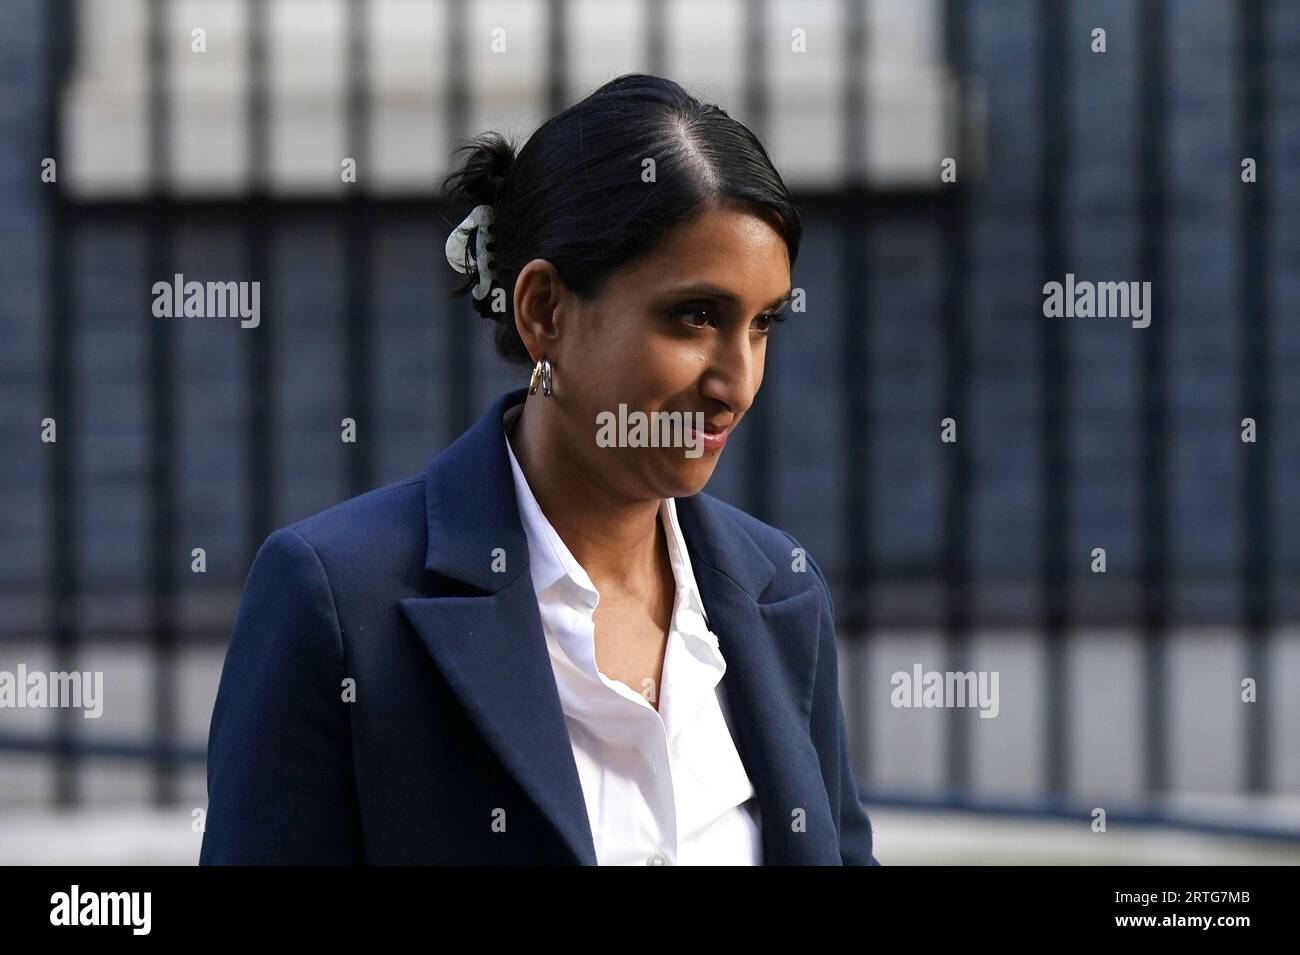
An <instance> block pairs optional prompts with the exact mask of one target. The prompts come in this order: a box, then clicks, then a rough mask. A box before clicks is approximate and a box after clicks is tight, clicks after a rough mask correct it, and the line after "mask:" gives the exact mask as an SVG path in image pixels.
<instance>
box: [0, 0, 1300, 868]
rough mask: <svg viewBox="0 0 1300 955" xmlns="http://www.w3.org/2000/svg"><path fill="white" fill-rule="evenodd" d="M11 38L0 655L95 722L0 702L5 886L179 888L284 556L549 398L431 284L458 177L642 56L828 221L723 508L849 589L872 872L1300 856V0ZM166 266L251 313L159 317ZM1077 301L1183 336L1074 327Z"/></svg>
mask: <svg viewBox="0 0 1300 955" xmlns="http://www.w3.org/2000/svg"><path fill="white" fill-rule="evenodd" d="M1098 29H1101V30H1103V31H1104V35H1099V34H1097V33H1096V32H1095V31H1097V30H1098ZM1099 39H1100V41H1101V44H1100V45H1104V51H1103V49H1099V48H1098V47H1099ZM0 51H2V53H3V55H2V56H0V62H2V63H3V64H4V65H3V67H2V68H0V94H2V95H0V104H2V105H0V157H2V160H3V161H0V177H2V182H3V186H2V188H0V287H2V288H3V295H0V335H2V336H3V344H2V345H0V374H2V376H3V377H2V379H0V435H2V436H3V448H4V453H3V454H2V455H0V670H3V671H9V672H15V671H16V670H17V668H18V666H19V665H20V664H22V665H25V666H26V667H27V669H28V670H29V671H34V670H43V671H46V672H48V671H54V670H67V671H71V670H80V671H102V672H103V673H104V697H105V699H104V715H103V716H102V718H100V719H94V720H87V719H83V717H82V715H81V713H80V712H79V711H76V710H72V709H66V708H65V709H32V708H3V709H0V863H46V862H50V863H54V862H58V863H89V864H98V863H144V862H154V863H176V864H193V863H194V862H196V861H197V859H198V851H199V843H200V839H201V833H200V832H199V831H198V830H199V827H200V820H201V815H202V810H203V809H204V807H205V806H206V777H205V764H204V749H205V744H206V737H207V730H208V723H209V720H210V717H211V712H212V704H213V700H214V698H215V694H216V688H217V681H218V679H219V676H220V669H221V664H222V661H223V658H224V654H225V647H226V642H227V640H228V639H229V636H230V630H231V626H232V623H233V618H234V612H235V608H236V605H237V602H238V599H239V595H240V591H241V589H242V586H243V582H244V579H245V576H246V574H247V571H248V567H249V564H250V562H251V559H252V556H253V555H254V553H255V552H256V550H257V548H258V546H259V544H260V543H261V541H262V540H263V539H264V538H265V537H266V536H267V535H268V534H269V533H270V532H271V531H272V530H273V529H275V528H276V527H279V526H281V525H283V524H286V523H289V522H292V521H295V520H298V519H300V518H302V517H305V516H307V515H308V514H311V513H313V512H315V511H317V510H320V509H322V508H325V507H328V506H330V505H332V504H334V503H337V502H338V501H340V500H342V499H344V498H346V497H350V496H352V495H354V494H358V493H361V492H362V491H364V490H367V489H369V488H372V487H376V486H379V485H381V484H384V483H388V482H390V481H395V480H398V479H400V478H403V477H406V476H408V475H410V474H414V473H416V472H418V471H420V470H421V469H423V467H424V466H425V465H426V464H427V463H428V461H429V460H430V459H431V458H432V457H433V456H434V455H435V454H437V453H438V452H439V451H440V450H441V449H442V448H444V447H445V446H446V445H447V444H449V443H450V442H451V441H452V440H453V439H454V438H455V437H456V436H457V435H459V434H460V433H461V432H462V431H464V430H465V429H466V428H467V427H469V426H470V425H471V424H472V423H473V422H474V421H476V420H477V419H478V417H479V416H480V415H481V414H482V413H483V411H484V410H485V409H486V407H487V405H488V403H489V402H490V401H491V400H492V399H493V398H495V397H496V396H497V395H498V394H500V392H501V391H503V390H506V389H508V388H513V387H518V386H520V385H522V384H525V383H526V381H525V378H524V377H523V376H524V375H525V374H526V373H521V372H519V371H517V370H511V369H509V368H508V367H507V366H505V365H503V364H502V363H500V362H499V361H498V360H497V359H495V358H494V357H493V355H492V352H491V347H490V336H489V330H488V328H487V326H486V323H483V322H482V321H481V320H479V319H478V318H476V317H475V316H474V315H473V313H472V310H471V309H470V307H469V305H468V302H467V300H466V299H456V300H450V301H449V300H448V297H447V292H448V290H449V289H450V288H451V287H452V286H453V285H454V284H456V283H455V280H457V279H458V278H459V276H457V275H456V274H455V273H453V272H452V271H451V270H450V269H449V268H448V267H447V265H446V262H445V259H444V255H443V243H444V241H445V239H446V236H447V233H448V231H450V229H451V227H452V226H453V225H454V224H455V222H456V221H457V219H458V217H455V218H453V213H452V211H451V210H448V209H447V208H446V207H445V205H444V204H443V202H442V201H441V196H440V195H439V193H438V191H437V184H438V183H439V181H440V179H441V176H442V175H443V174H445V173H446V172H447V171H448V163H449V161H450V156H451V151H452V149H453V148H454V147H455V145H457V144H458V143H459V142H461V141H463V140H464V139H466V138H468V137H470V136H473V135H475V134H477V133H480V132H483V131H486V130H488V129H495V130H499V131H501V132H504V133H506V134H507V135H510V136H513V137H515V138H516V139H517V141H518V144H519V145H520V146H522V144H523V142H524V141H525V140H526V138H527V135H528V133H529V132H530V131H531V130H532V129H534V128H536V126H537V125H539V124H540V123H541V122H542V121H544V120H545V118H546V117H548V116H550V115H552V114H553V113H554V112H556V111H558V110H560V109H562V108H563V107H565V106H567V105H569V104H571V103H573V102H576V101H577V100H579V99H581V98H582V97H584V96H585V95H587V94H588V93H590V92H591V91H593V90H594V89H595V88H597V87H598V86H600V85H601V84H602V83H604V82H605V81H606V80H608V79H611V78H613V77H614V76H617V75H619V74H621V73H625V72H650V73H656V74H659V75H664V76H668V77H670V78H672V79H674V80H676V81H678V82H679V83H681V84H683V85H684V86H686V87H687V89H688V90H690V91H691V92H692V93H694V94H695V95H696V96H698V97H699V98H701V99H703V100H705V101H709V102H716V103H718V104H719V105H721V106H723V107H724V108H725V109H726V110H728V112H730V113H731V114H732V115H733V116H735V117H737V118H738V119H740V120H741V121H743V122H745V123H746V124H747V125H749V126H750V127H751V128H752V129H753V130H754V131H755V132H756V133H757V134H758V136H759V137H760V139H761V140H762V141H763V142H764V144H765V145H766V147H767V148H768V150H769V152H770V153H771V155H772V157H773V160H774V162H775V164H776V166H777V168H778V169H779V170H780V171H781V173H782V175H783V176H784V178H785V179H786V182H787V184H788V185H789V186H790V188H791V189H792V191H793V192H794V193H795V195H796V198H797V199H798V201H799V202H800V205H801V207H802V209H803V210H804V213H805V215H806V233H805V240H804V245H803V249H802V250H801V253H800V256H799V259H798V262H797V263H796V266H795V271H794V284H795V285H796V286H798V287H800V288H802V289H804V290H805V293H806V297H807V298H806V301H807V311H806V312H804V313H802V314H794V315H791V320H790V321H789V322H787V323H786V324H784V325H782V326H781V327H779V328H778V329H777V330H776V331H775V332H774V338H773V340H772V343H771V345H770V346H769V351H768V364H767V374H766V377H765V379H764V386H763V389H762V392H761V394H760V396H759V398H758V401H757V403H756V404H755V406H754V408H753V409H752V410H751V412H750V414H749V415H748V417H747V424H746V427H744V428H742V429H741V430H740V431H739V432H737V434H736V435H735V437H734V438H733V440H732V441H731V442H729V445H728V446H729V448H730V450H729V451H727V452H726V454H724V455H723V457H722V459H721V462H720V464H719V466H718V470H717V473H716V476H715V478H714V479H713V481H712V482H711V483H710V485H709V487H708V488H707V491H708V492H709V493H712V494H714V495H716V496H718V497H721V498H723V499H725V500H728V501H731V502H733V503H735V504H737V505H738V506H740V507H742V508H745V509H746V510H749V511H750V512H751V513H754V514H755V515H757V516H759V517H761V518H763V519H765V520H767V521H769V522H771V523H774V524H776V525H777V526H779V527H782V528H783V529H785V530H787V531H789V532H790V533H791V534H793V535H794V536H795V537H796V538H797V539H798V540H799V541H800V542H801V543H802V544H803V545H804V546H805V547H806V548H807V549H808V551H809V552H810V553H811V554H812V555H813V556H814V557H815V558H816V560H817V561H818V563H819V565H820V566H821V567H822V568H823V569H824V570H825V571H826V574H827V576H828V578H829V580H830V584H831V587H832V590H833V593H834V600H835V610H836V623H837V634H838V637H839V640H840V674H841V689H842V693H843V700H844V706H845V711H846V716H847V719H848V722H849V729H850V735H851V739H852V746H853V757H854V760H855V763H856V768H857V773H858V778H859V780H860V786H861V789H862V792H863V797H864V802H865V804H866V807H867V809H868V811H869V813H870V816H871V818H872V821H873V823H874V825H875V829H876V854H877V857H878V858H879V859H880V860H881V861H882V862H884V863H886V864H904V863H911V862H933V863H953V864H963V863H983V864H995V863H1066V864H1076V863H1077V864H1093V863H1111V862H1119V863H1137V864H1142V863H1175V864H1179V863H1192V862H1197V863H1212V864H1213V863H1288V864H1295V863H1297V862H1300V693H1297V690H1300V627H1298V626H1297V625H1298V624H1300V588H1298V587H1297V586H1296V585H1297V582H1298V574H1300V487H1298V486H1297V484H1296V477H1297V475H1300V429H1297V427H1296V426H1295V418H1296V415H1297V414H1300V374H1297V372H1300V323H1297V321H1296V316H1297V309H1298V307H1300V267H1298V265H1300V108H1298V107H1300V4H1295V3H1291V2H1287V0H1237V2H1227V0H1176V2H1175V0H1164V2H1160V0H1147V2H1142V0H1087V2H1055V0H1045V2H1035V0H973V2H955V0H798V2H795V0H766V2H747V0H473V2H469V0H82V2H76V0H6V2H5V3H4V4H2V5H0ZM47 158H52V159H54V160H55V166H54V167H53V169H54V170H56V173H55V175H54V176H51V175H50V174H49V170H50V167H49V165H48V164H45V167H44V168H45V169H46V175H44V176H43V175H42V169H43V161H44V160H45V159H47ZM348 159H351V160H353V161H354V162H355V167H356V170H357V176H356V181H355V182H344V181H343V180H342V177H341V175H340V170H341V167H342V164H343V163H344V161H345V160H348ZM948 159H951V160H953V163H951V164H948V166H947V168H949V170H950V171H952V172H954V173H955V176H954V175H949V176H947V177H944V176H943V175H942V173H943V170H944V168H945V160H948ZM1246 159H1253V160H1254V164H1253V168H1254V170H1255V177H1254V178H1255V179H1256V181H1253V182H1246V181H1243V161H1244V160H1246ZM1248 165H1251V164H1248ZM1247 178H1249V176H1247ZM51 179H52V180H53V181H49V180H51ZM175 273H183V275H184V276H185V278H186V280H198V281H227V280H236V281H260V282H261V283H262V298H261V311H262V314H261V321H260V324H259V326H258V327H256V328H242V327H240V324H239V322H238V321H234V320H225V321H201V320H194V319H190V320H175V321H172V320H160V319H157V318H154V317H153V315H152V313H151V305H152V301H153V295H152V292H151V287H152V285H153V283H154V282H156V281H159V280H162V281H169V280H170V279H171V277H172V276H173V275H174V274H175ZM1066 273H1074V274H1075V275H1076V276H1077V278H1078V279H1079V280H1090V281H1121V282H1129V281H1136V282H1142V281H1149V282H1150V283H1151V285H1152V303H1153V307H1152V312H1151V324H1150V326H1149V327H1147V328H1134V327H1132V325H1131V323H1130V322H1129V321H1128V320H1127V319H1117V318H1110V319H1083V318H1047V317H1045V316H1044V314H1043V285H1044V283H1046V282H1049V281H1062V282H1063V281H1064V279H1065V275H1066ZM1288 315H1289V316H1291V317H1290V318H1289V319H1288V318H1287V317H1286V316H1288ZM345 417H350V418H353V419H355V421H356V425H357V436H358V439H357V441H356V442H355V443H352V444H348V443H343V442H341V441H340V440H339V434H340V421H341V420H342V419H343V418H345ZM947 417H951V418H953V419H954V420H955V422H956V427H957V437H958V439H957V441H956V442H955V443H951V442H950V443H945V442H943V441H941V440H940V437H941V430H940V429H941V421H942V419H944V418H947ZM1247 417H1249V418H1253V419H1254V421H1255V422H1256V431H1257V440H1256V441H1255V442H1253V443H1248V442H1244V441H1243V440H1242V419H1243V418H1247ZM45 418H53V419H54V420H55V421H56V422H57V441H54V442H48V441H42V440H41V430H42V424H41V422H42V419H45ZM303 462H310V466H308V467H304V466H303ZM199 547H201V548H203V549H204V553H205V555H206V567H205V569H204V571H203V572H201V573H200V572H195V571H194V570H193V569H192V560H193V557H192V554H193V551H194V548H199ZM1095 548H1104V550H1105V553H1106V570H1105V572H1104V573H1098V572H1094V569H1093V566H1094V553H1093V551H1094V549H1095ZM917 665H920V666H921V667H922V668H923V669H924V670H935V671H974V670H980V671H996V672H997V673H998V674H999V676H1000V680H999V693H1000V700H999V712H998V716H997V717H996V718H994V719H987V718H979V713H978V711H976V710H972V709H913V708H898V707H895V706H893V705H892V703H891V691H892V685H891V675H892V674H894V673H895V672H899V671H902V672H906V673H909V674H910V673H912V672H913V668H914V667H915V666H917ZM1244 680H1253V681H1254V684H1255V687H1256V691H1255V692H1256V699H1255V701H1254V702H1245V701H1243V681H1244ZM1097 809H1103V810H1104V811H1105V817H1106V828H1105V831H1104V832H1100V831H1094V828H1095V826H1094V822H1093V820H1094V817H1095V815H1096V813H1095V810H1097Z"/></svg>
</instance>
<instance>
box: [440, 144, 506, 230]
mask: <svg viewBox="0 0 1300 955" xmlns="http://www.w3.org/2000/svg"><path fill="white" fill-rule="evenodd" d="M459 153H465V154H466V156H465V161H464V163H463V164H462V165H461V167H460V168H459V169H457V170H456V171H455V172H453V173H451V175H449V176H448V177H447V179H446V181H445V182H444V191H445V193H446V195H447V199H448V201H449V202H450V203H451V207H452V209H454V210H463V211H468V210H470V209H472V208H474V206H477V205H480V204H482V203H487V204H488V205H491V206H495V205H496V202H497V198H498V196H499V195H500V193H501V187H502V186H503V185H504V184H505V182H506V180H507V179H508V178H509V176H510V171H511V170H512V169H513V168H514V165H515V158H516V157H515V147H514V145H513V144H512V143H511V142H510V141H509V140H507V139H506V138H505V137H504V136H502V135H501V134H500V133H497V132H487V133H483V134H481V135H479V136H475V137H474V138H473V139H471V140H470V141H469V142H467V143H465V144H464V145H461V146H458V147H457V148H456V150H455V152H454V153H453V155H455V154H459Z"/></svg>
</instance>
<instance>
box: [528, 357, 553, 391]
mask: <svg viewBox="0 0 1300 955" xmlns="http://www.w3.org/2000/svg"><path fill="white" fill-rule="evenodd" d="M551 372H552V368H551V361H550V359H549V358H539V359H538V361H537V364H536V365H534V366H533V377H532V379H531V380H530V381H529V382H528V393H529V394H530V395H535V394H537V382H538V380H539V379H540V380H541V382H542V394H544V395H545V396H546V397H548V398H549V397H551V392H552V388H551Z"/></svg>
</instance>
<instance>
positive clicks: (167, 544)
mask: <svg viewBox="0 0 1300 955" xmlns="http://www.w3.org/2000/svg"><path fill="white" fill-rule="evenodd" d="M170 27H171V17H170V6H169V4H167V3H165V2H164V0H150V3H149V37H148V43H149V48H148V58H149V70H148V107H149V108H148V114H149V140H148V148H149V212H148V226H149V267H150V272H151V281H150V282H149V283H148V284H149V285H150V286H152V284H153V282H155V281H165V280H166V279H167V278H168V277H170V275H171V273H172V263H173V260H174V246H175V241H176V235H175V223H174V220H173V216H172V208H171V199H172V196H171V190H172V188H173V178H172V173H173V170H172V154H171V150H172V115H171V109H172V99H171V63H170V61H169V53H170V50H169V43H170V40H171V34H170ZM148 328H149V334H147V335H146V341H147V343H148V345H147V348H148V359H147V360H148V369H149V435H150V441H149V457H148V467H149V505H150V520H149V528H150V533H149V549H148V553H149V579H150V588H149V590H150V600H149V614H150V637H151V639H150V645H151V649H152V668H151V673H152V678H153V721H154V736H155V739H158V740H164V739H172V738H174V737H175V735H176V732H175V730H176V724H177V712H176V710H177V706H176V652H177V648H176V619H175V611H176V585H177V573H176V561H177V560H178V559H179V556H178V555H177V554H176V553H175V552H174V551H175V545H176V541H177V536H176V489H175V448H176V441H175V434H176V422H175V420H174V412H173V408H175V406H176V400H175V393H176V383H175V369H174V365H175V342H176V338H177V335H176V330H175V329H174V327H173V326H172V323H171V322H170V321H162V322H151V323H150V324H149V326H148ZM153 763H154V780H153V800H154V803H155V804H156V805H159V806H166V805H170V804H172V803H173V802H174V801H175V799H176V769H177V767H176V762H175V760H174V759H173V758H172V757H171V755H170V754H169V753H168V752H167V751H166V749H165V748H163V747H159V748H157V749H156V750H155V751H154V759H153Z"/></svg>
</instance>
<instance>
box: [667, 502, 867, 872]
mask: <svg viewBox="0 0 1300 955" xmlns="http://www.w3.org/2000/svg"><path fill="white" fill-rule="evenodd" d="M706 504H707V506H706ZM677 515H678V519H679V520H680V522H681V525H682V536H683V537H684V538H685V540H686V549H687V550H688V551H689V552H690V555H691V566H692V569H693V570H694V572H695V578H696V582H697V583H698V584H699V588H700V596H701V599H702V600H703V603H704V609H705V612H706V613H707V614H708V616H709V629H710V630H712V631H713V632H714V633H715V634H716V635H717V637H718V647H719V649H720V650H721V652H722V656H723V659H724V660H726V663H727V670H726V673H725V674H724V675H723V677H722V682H723V686H724V687H725V688H726V693H727V701H728V703H729V704H730V706H731V711H732V716H733V722H734V723H735V732H736V736H737V740H736V746H737V749H738V750H739V752H740V756H741V759H742V760H743V761H744V763H745V768H746V770H747V771H748V772H749V775H750V779H751V781H752V782H753V784H754V790H755V792H756V794H757V796H758V801H759V806H760V807H761V809H762V834H763V862H764V864H765V865H841V864H842V861H843V860H842V859H841V857H840V852H839V835H838V833H837V832H836V831H835V823H834V820H833V819H832V817H831V814H830V805H829V802H828V799H827V793H826V784H825V782H824V778H823V776H822V772H821V764H820V761H819V759H818V755H817V749H816V747H814V746H813V744H812V738H811V736H810V735H809V720H810V719H811V714H812V694H813V689H814V686H815V682H816V670H817V647H818V642H819V630H820V625H821V601H820V597H819V595H818V591H817V589H816V588H813V589H809V590H804V591H802V592H800V593H796V594H794V595H793V596H789V597H785V598H783V599H776V600H770V601H766V602H764V601H763V600H761V599H760V595H762V594H763V592H764V590H765V589H766V587H767V584H768V583H769V582H770V581H771V579H772V577H773V576H774V575H775V573H776V568H775V567H774V566H773V564H772V562H771V561H770V560H769V559H768V558H767V557H766V556H765V555H764V554H763V552H762V551H761V550H760V549H759V548H758V545H756V544H755V543H754V541H753V539H752V538H751V537H750V536H749V535H748V534H747V533H745V532H744V531H743V530H742V529H741V528H740V527H739V525H737V524H736V522H735V520H734V519H732V518H731V517H729V516H728V515H726V514H725V513H723V510H722V507H721V506H719V504H718V502H716V501H713V500H708V501H707V502H706V501H705V500H702V498H701V495H696V496H695V497H691V498H679V499H678V501H677Z"/></svg>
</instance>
